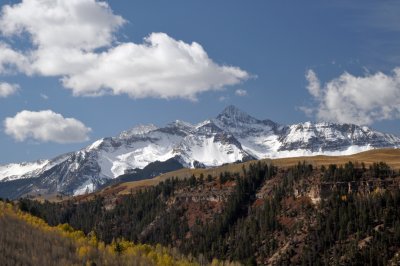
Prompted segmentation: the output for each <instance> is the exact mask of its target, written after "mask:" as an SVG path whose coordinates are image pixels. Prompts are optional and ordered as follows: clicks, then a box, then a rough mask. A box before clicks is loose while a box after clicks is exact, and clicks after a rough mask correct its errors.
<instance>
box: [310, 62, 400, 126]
mask: <svg viewBox="0 0 400 266" xmlns="http://www.w3.org/2000/svg"><path fill="white" fill-rule="evenodd" d="M310 73H314V72H310V71H309V72H308V73H307V75H306V78H307V80H308V82H309V84H308V86H307V89H308V91H309V92H310V94H311V95H312V96H313V97H314V99H315V100H316V102H317V103H318V106H317V107H316V108H313V113H314V114H315V115H316V117H317V119H319V120H327V121H333V122H339V123H354V124H362V125H369V124H372V123H373V122H375V121H380V120H387V119H396V118H400V68H395V69H394V70H393V72H392V73H391V74H384V73H382V72H377V73H375V74H366V75H365V76H360V77H358V76H354V75H351V74H349V73H347V72H345V73H343V74H342V75H340V76H339V77H337V78H335V79H333V80H331V81H329V82H326V83H325V84H324V85H323V86H322V87H321V88H319V89H316V88H317V85H316V84H320V82H319V80H318V78H317V76H316V75H315V73H314V74H310ZM309 74H310V75H309ZM310 88H311V89H310ZM304 110H307V112H308V113H309V112H310V109H307V108H304Z"/></svg>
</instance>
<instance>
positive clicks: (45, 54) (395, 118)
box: [0, 0, 400, 164]
mask: <svg viewBox="0 0 400 266" xmlns="http://www.w3.org/2000/svg"><path fill="white" fill-rule="evenodd" d="M0 4H1V12H0V125H1V126H0V164H5V163H11V162H22V161H33V160H37V159H46V158H52V157H54V156H57V155H60V154H62V153H65V152H69V151H74V150H77V149H80V148H83V147H85V146H86V145H89V144H90V143H92V142H93V141H95V140H96V139H99V138H102V137H107V136H115V135H117V134H118V133H119V132H121V131H123V130H126V129H129V128H132V127H133V126H135V125H138V124H149V123H152V124H155V125H157V126H163V125H166V124H167V123H169V122H171V121H174V120H177V119H179V120H184V121H187V122H191V123H198V122H200V121H203V120H205V119H208V118H213V117H215V116H217V115H218V113H220V112H221V111H222V110H223V109H224V107H226V106H227V105H231V104H233V105H236V106H237V107H239V108H240V109H242V110H243V111H245V112H247V113H249V114H250V115H252V116H254V117H256V118H259V119H271V120H273V121H276V122H278V123H280V124H291V123H299V122H304V121H331V122H337V123H355V124H360V125H367V126H370V127H372V128H373V129H376V130H379V131H383V132H387V133H392V134H396V135H400V123H399V122H400V34H399V33H400V19H399V17H398V14H400V2H398V1H389V0H387V1H368V0H366V1H344V0H343V1H316V0H315V1H311V0H310V1H285V0H284V1H282V0H279V1H264V0H254V1H233V0H229V1H228V0H220V1H212V0H205V1H185V0H171V1H153V0H143V1H132V0H118V1H100V0H23V1H6V0H2V1H1V2H0Z"/></svg>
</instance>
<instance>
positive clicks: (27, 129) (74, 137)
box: [4, 110, 91, 143]
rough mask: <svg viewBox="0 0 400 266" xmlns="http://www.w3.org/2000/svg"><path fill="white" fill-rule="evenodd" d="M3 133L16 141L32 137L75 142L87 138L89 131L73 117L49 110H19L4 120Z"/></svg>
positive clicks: (58, 141)
mask: <svg viewBox="0 0 400 266" xmlns="http://www.w3.org/2000/svg"><path fill="white" fill-rule="evenodd" d="M4 128H5V133H6V134H7V135H10V136H11V137H13V138H14V139H15V140H16V141H24V140H26V139H34V140H37V141H40V142H56V143H75V142H83V141H86V140H89V137H88V134H89V132H90V131H91V129H90V128H89V127H86V126H85V125H84V124H83V123H82V122H81V121H79V120H76V119H75V118H64V117H63V116H62V115H61V114H57V113H55V112H53V111H51V110H45V111H39V112H33V111H27V110H24V111H21V112H19V113H17V114H16V115H15V116H14V117H8V118H6V119H5V120H4Z"/></svg>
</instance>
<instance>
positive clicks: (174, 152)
mask: <svg viewBox="0 0 400 266" xmlns="http://www.w3.org/2000/svg"><path fill="white" fill-rule="evenodd" d="M398 147H400V138H399V137H397V136H394V135H391V134H385V133H381V132H378V131H374V130H372V129H370V128H368V127H365V126H363V127H362V126H357V125H352V124H335V123H329V122H319V123H312V122H304V123H298V124H293V125H281V124H278V123H276V122H274V121H272V120H268V119H264V120H260V119H257V118H254V117H252V116H250V115H248V114H247V113H245V112H243V111H242V110H240V109H238V108H237V107H235V106H233V105H230V106H227V107H226V108H225V109H224V110H223V111H222V112H221V113H220V114H219V115H217V116H216V117H215V118H212V119H208V120H205V121H202V122H200V123H197V124H190V123H187V122H184V121H179V120H176V121H174V122H171V123H169V124H167V125H166V126H164V127H157V126H154V125H152V124H149V125H138V126H136V127H133V128H131V129H129V130H126V131H122V132H121V133H120V134H119V135H117V136H116V137H106V138H102V139H99V140H97V141H95V142H93V143H92V144H91V145H88V146H86V147H85V148H83V149H81V150H79V151H76V152H71V153H66V154H63V155H60V156H58V157H56V158H54V159H51V160H42V161H37V162H32V163H23V164H8V165H3V166H0V181H2V182H0V186H1V185H2V183H3V182H6V181H12V180H18V179H25V178H26V179H31V178H33V179H35V180H36V182H35V184H30V187H25V189H23V191H26V190H28V191H30V192H31V193H41V194H46V193H54V192H60V193H65V194H82V193H85V192H88V191H89V192H91V191H93V190H96V189H97V188H98V187H100V186H101V185H102V184H104V183H106V182H107V180H110V179H114V178H117V177H118V176H121V175H124V174H126V173H132V172H135V171H139V170H140V169H144V168H145V167H146V166H147V165H149V164H150V163H153V162H156V161H158V162H166V161H168V160H169V159H171V158H175V159H176V161H177V162H179V163H180V164H181V165H182V167H189V168H196V167H215V166H219V165H222V164H225V163H233V162H237V161H246V160H251V159H264V158H285V157H296V156H306V155H319V154H321V155H349V154H354V153H356V152H361V151H366V150H370V149H375V148H398ZM150 177H151V176H150ZM0 196H1V195H0Z"/></svg>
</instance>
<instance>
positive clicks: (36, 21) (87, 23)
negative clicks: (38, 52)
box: [0, 0, 125, 51]
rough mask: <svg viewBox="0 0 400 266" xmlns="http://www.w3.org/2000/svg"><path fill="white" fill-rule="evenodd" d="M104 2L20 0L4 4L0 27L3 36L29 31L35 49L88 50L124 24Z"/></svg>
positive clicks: (102, 43)
mask: <svg viewBox="0 0 400 266" xmlns="http://www.w3.org/2000/svg"><path fill="white" fill-rule="evenodd" d="M124 22H125V21H124V19H123V18H122V17H120V16H117V15H114V14H113V13H112V10H111V9H110V7H109V6H108V4H107V3H106V2H99V1H96V0H40V1H38V0H23V1H22V2H21V3H19V4H15V5H12V6H11V5H5V6H4V7H3V9H2V16H1V19H0V29H1V31H2V33H3V34H4V35H6V36H13V35H21V34H22V33H24V32H27V33H29V35H30V37H31V39H32V42H33V44H34V45H35V46H37V47H39V49H44V48H48V47H57V48H60V47H62V48H72V49H76V48H79V49H82V50H86V51H88V50H92V49H95V48H99V47H104V46H109V45H110V44H111V43H112V41H113V40H114V35H113V33H114V31H115V30H117V29H118V28H119V27H120V26H122V25H123V24H124Z"/></svg>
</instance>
